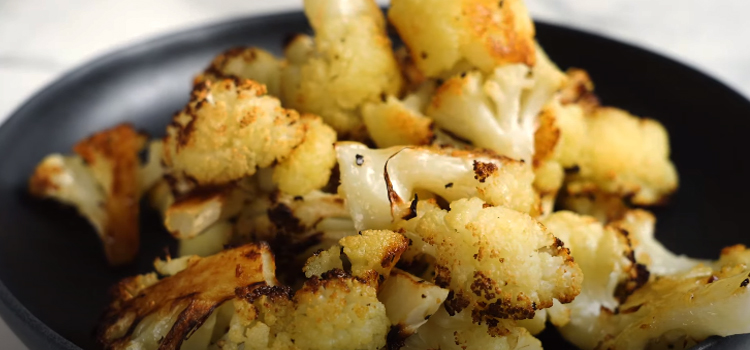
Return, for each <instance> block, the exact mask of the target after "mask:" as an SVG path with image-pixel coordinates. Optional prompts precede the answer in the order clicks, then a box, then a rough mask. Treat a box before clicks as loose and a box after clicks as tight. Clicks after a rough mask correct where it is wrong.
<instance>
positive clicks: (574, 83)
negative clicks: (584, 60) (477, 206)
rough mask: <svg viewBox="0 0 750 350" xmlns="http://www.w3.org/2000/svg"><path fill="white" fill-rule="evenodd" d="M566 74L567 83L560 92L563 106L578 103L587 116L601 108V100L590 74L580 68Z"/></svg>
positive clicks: (571, 69)
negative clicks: (595, 92)
mask: <svg viewBox="0 0 750 350" xmlns="http://www.w3.org/2000/svg"><path fill="white" fill-rule="evenodd" d="M566 74H567V76H568V80H567V83H566V84H565V85H564V86H563V88H562V90H560V102H561V103H562V104H570V103H577V104H579V105H580V106H581V107H582V108H583V110H584V112H586V114H589V113H591V112H592V111H593V110H594V109H596V107H598V106H600V103H599V98H598V97H597V96H596V94H594V83H593V82H592V81H591V77H590V76H589V74H588V72H586V71H585V70H583V69H579V68H570V69H568V71H567V72H566Z"/></svg>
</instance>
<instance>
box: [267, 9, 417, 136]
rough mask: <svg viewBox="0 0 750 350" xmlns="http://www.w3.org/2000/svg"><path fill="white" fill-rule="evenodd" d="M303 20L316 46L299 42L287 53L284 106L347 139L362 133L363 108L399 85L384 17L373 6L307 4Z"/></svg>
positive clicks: (398, 88)
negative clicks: (318, 119)
mask: <svg viewBox="0 0 750 350" xmlns="http://www.w3.org/2000/svg"><path fill="white" fill-rule="evenodd" d="M305 14H306V15H307V18H308V19H309V20H310V24H311V26H312V28H313V30H314V31H315V38H314V40H315V42H314V45H313V43H312V41H311V40H309V39H304V38H299V37H298V38H296V39H295V40H293V41H292V43H291V44H290V46H288V47H287V49H286V50H285V51H286V55H287V59H288V63H289V64H288V65H287V66H286V67H285V68H284V69H283V70H282V89H281V90H282V96H283V100H284V104H285V105H286V106H289V107H291V108H295V109H297V110H299V111H301V112H309V113H315V114H317V115H320V116H321V117H323V120H324V121H325V122H326V123H327V124H329V125H331V126H332V127H333V128H334V129H336V131H337V132H339V134H341V135H350V134H352V133H355V132H357V129H360V128H361V127H362V120H361V117H360V115H359V113H360V112H359V109H360V107H361V106H362V105H363V104H365V103H367V102H375V101H379V100H380V96H381V95H398V94H399V92H400V90H401V87H402V85H403V79H402V77H401V72H400V71H399V67H398V64H397V62H396V59H395V57H394V56H393V51H392V50H391V41H390V39H389V38H388V35H387V34H386V30H385V23H384V19H383V14H382V12H381V11H380V9H379V8H378V6H377V4H375V2H374V1H372V0H356V1H345V0H306V1H305Z"/></svg>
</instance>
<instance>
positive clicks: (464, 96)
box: [426, 48, 565, 162]
mask: <svg viewBox="0 0 750 350" xmlns="http://www.w3.org/2000/svg"><path fill="white" fill-rule="evenodd" d="M536 55H537V63H536V65H535V66H534V67H528V66H526V65H523V64H512V65H505V66H500V67H497V68H494V69H493V70H492V71H490V72H487V73H484V72H481V71H477V70H469V71H468V72H466V71H464V72H462V73H460V74H458V75H454V76H452V77H451V78H450V79H448V80H447V81H445V83H443V84H442V85H441V86H440V87H438V89H437V91H436V92H435V94H434V95H433V97H432V100H431V102H430V105H429V106H428V108H427V111H426V114H427V116H429V117H431V118H432V119H434V120H435V124H436V125H437V126H438V127H440V128H442V129H444V130H446V131H449V132H450V133H452V134H453V135H456V136H458V137H460V138H461V139H464V140H468V141H470V142H471V144H472V145H473V146H475V147H483V148H488V149H491V150H493V151H495V152H498V153H499V154H502V155H504V156H508V157H511V158H515V159H521V160H525V161H527V162H531V161H532V157H533V155H534V146H535V139H534V136H535V135H534V134H535V131H536V130H537V127H538V126H539V113H540V112H541V111H542V108H543V107H544V106H545V105H546V104H547V103H548V102H549V101H550V100H551V99H552V97H553V96H554V94H555V92H556V91H557V90H559V89H560V88H561V87H562V84H563V83H564V82H565V75H564V74H563V73H562V72H560V71H559V69H558V68H557V67H556V66H555V65H554V63H552V62H551V61H550V60H549V58H548V57H547V56H546V54H545V53H544V52H543V51H542V49H541V48H539V49H537V53H536Z"/></svg>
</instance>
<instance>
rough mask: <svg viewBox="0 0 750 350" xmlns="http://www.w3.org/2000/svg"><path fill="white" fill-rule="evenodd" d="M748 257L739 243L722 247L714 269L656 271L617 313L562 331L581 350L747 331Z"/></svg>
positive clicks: (690, 342)
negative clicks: (664, 272)
mask: <svg viewBox="0 0 750 350" xmlns="http://www.w3.org/2000/svg"><path fill="white" fill-rule="evenodd" d="M738 255H739V256H738ZM747 256H748V254H747V251H746V250H745V248H744V247H741V246H737V247H731V248H729V249H725V250H724V251H723V252H722V257H721V259H719V261H718V262H716V263H715V264H713V265H714V267H713V269H712V268H711V267H709V266H705V265H697V266H695V267H693V268H692V269H689V270H687V271H684V272H680V273H676V274H672V275H666V276H661V277H660V278H657V279H654V280H652V281H650V282H648V283H647V284H645V285H644V286H643V287H641V288H639V289H638V290H636V291H635V292H634V293H633V294H632V295H630V296H629V297H628V298H627V300H626V301H625V302H624V303H622V304H621V305H620V306H619V312H617V313H611V312H603V313H601V314H600V315H599V317H598V318H597V319H594V320H592V322H591V323H589V324H586V325H585V326H584V325H580V326H579V327H570V328H568V327H565V328H563V329H562V330H561V332H562V334H563V335H564V336H565V338H566V339H568V340H570V341H572V342H574V343H575V344H576V345H578V346H579V347H581V348H583V349H593V348H595V347H596V348H597V349H613V350H619V349H645V348H648V347H649V346H655V345H658V346H659V348H665V349H666V348H669V349H687V348H690V347H692V346H694V345H695V344H697V343H699V342H701V341H703V340H705V339H706V338H707V337H709V336H713V335H719V336H728V335H733V334H739V333H747V332H750V322H748V321H747V313H748V312H750V293H748V291H747V286H748V283H749V282H748V281H750V277H748V276H750V269H749V268H748V267H747V262H748V261H747ZM577 260H582V259H577ZM591 263H592V264H593V263H596V262H591ZM582 264H583V262H582Z"/></svg>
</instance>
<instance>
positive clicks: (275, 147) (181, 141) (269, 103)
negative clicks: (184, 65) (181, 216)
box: [164, 79, 305, 186]
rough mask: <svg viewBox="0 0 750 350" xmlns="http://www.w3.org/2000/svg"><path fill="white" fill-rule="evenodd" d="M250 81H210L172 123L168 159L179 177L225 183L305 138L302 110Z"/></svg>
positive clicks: (200, 182) (288, 150)
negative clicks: (284, 104) (284, 103)
mask: <svg viewBox="0 0 750 350" xmlns="http://www.w3.org/2000/svg"><path fill="white" fill-rule="evenodd" d="M265 93H266V88H265V87H264V86H263V85H260V84H257V83H255V82H253V81H251V80H244V81H234V80H229V79H227V80H222V81H219V82H211V81H206V82H204V83H201V84H198V85H196V86H195V87H194V88H193V92H192V97H191V100H190V102H189V103H188V105H187V106H186V107H185V109H183V110H182V111H181V112H179V113H178V114H177V115H175V116H174V118H173V121H172V123H171V124H170V125H169V126H168V127H167V137H166V139H165V142H164V161H165V164H166V165H167V166H168V167H170V168H171V169H172V175H173V176H175V177H185V178H187V179H189V180H191V181H193V182H196V183H197V184H198V185H204V186H207V185H221V184H226V183H229V182H232V181H235V180H239V179H242V178H244V177H247V176H250V175H253V174H255V172H256V171H257V169H258V168H265V167H269V166H271V165H272V164H274V163H275V162H281V161H283V160H284V159H286V158H287V157H288V156H289V154H290V153H292V151H293V150H294V148H295V147H297V146H298V145H299V144H300V143H301V142H302V141H303V140H304V138H305V124H304V123H301V122H300V117H299V114H298V113H297V112H295V111H293V110H288V109H284V108H281V105H280V104H279V101H278V100H277V99H275V98H273V97H270V96H265Z"/></svg>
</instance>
